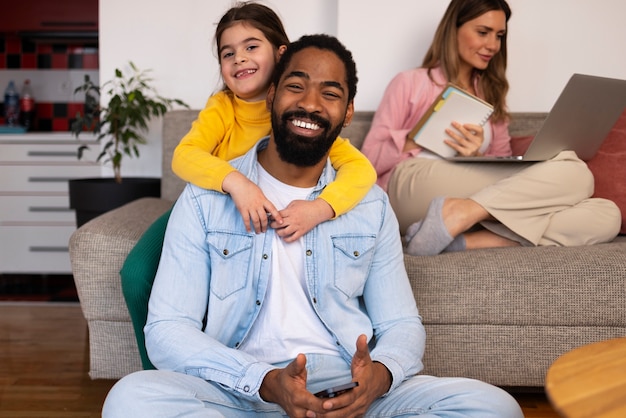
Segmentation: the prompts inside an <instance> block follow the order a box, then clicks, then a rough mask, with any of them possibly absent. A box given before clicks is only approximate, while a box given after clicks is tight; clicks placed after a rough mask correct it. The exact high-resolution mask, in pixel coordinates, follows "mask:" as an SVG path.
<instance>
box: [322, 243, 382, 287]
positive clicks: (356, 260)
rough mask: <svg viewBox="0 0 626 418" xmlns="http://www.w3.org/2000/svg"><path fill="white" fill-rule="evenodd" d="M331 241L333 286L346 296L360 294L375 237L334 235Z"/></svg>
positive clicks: (368, 268)
mask: <svg viewBox="0 0 626 418" xmlns="http://www.w3.org/2000/svg"><path fill="white" fill-rule="evenodd" d="M332 242H333V253H334V254H333V256H334V261H335V287H336V288H337V289H339V290H340V291H341V292H343V293H344V294H345V295H346V296H348V297H354V296H358V295H361V294H362V293H363V287H364V286H365V281H366V279H367V275H368V272H369V270H370V264H371V262H372V257H373V256H374V245H375V242H376V237H374V236H365V235H349V236H335V237H332Z"/></svg>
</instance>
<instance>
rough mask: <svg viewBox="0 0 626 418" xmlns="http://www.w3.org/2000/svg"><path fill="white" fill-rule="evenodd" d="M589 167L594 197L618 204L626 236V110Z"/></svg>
mask: <svg viewBox="0 0 626 418" xmlns="http://www.w3.org/2000/svg"><path fill="white" fill-rule="evenodd" d="M587 165H588V166H589V169H590V170H591V171H592V172H593V175H594V178H595V193H594V196H595V197H604V198H606V199H610V200H612V201H613V202H615V203H616V204H617V206H618V207H619V208H620V211H621V212H622V227H621V230H620V233H622V234H626V110H625V111H624V112H623V113H622V115H621V116H620V118H619V119H618V120H617V123H616V124H615V126H613V129H612V130H611V132H609V135H608V136H607V137H606V139H605V140H604V142H603V143H602V146H601V147H600V149H599V150H598V153H597V154H596V155H595V156H594V157H593V158H592V159H591V160H589V161H587Z"/></svg>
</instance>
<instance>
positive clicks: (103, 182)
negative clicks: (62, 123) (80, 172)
mask: <svg viewBox="0 0 626 418" xmlns="http://www.w3.org/2000/svg"><path fill="white" fill-rule="evenodd" d="M129 66H130V71H129V74H126V73H124V72H122V71H121V70H119V69H117V68H116V69H115V77H114V78H113V79H111V80H109V81H107V82H105V83H104V84H103V85H102V86H101V87H100V86H98V85H96V84H94V83H93V81H92V80H91V79H90V77H89V75H85V81H84V83H83V84H82V85H81V86H79V87H77V88H76V89H75V90H74V93H79V92H83V93H84V94H85V106H84V112H83V113H82V114H81V113H80V112H79V113H77V114H76V119H75V120H74V121H73V122H72V126H71V131H72V133H73V134H74V135H75V136H76V138H78V136H79V135H80V134H81V132H85V131H92V132H94V133H95V135H96V140H97V142H98V143H99V144H101V146H102V148H101V151H100V153H99V154H98V157H97V159H96V161H98V162H100V163H102V164H110V165H111V167H112V169H113V173H114V177H113V178H94V179H74V180H70V182H69V183H70V184H69V191H70V207H71V208H72V209H75V210H76V217H77V225H78V226H81V225H82V224H84V223H85V222H87V221H88V220H90V219H92V218H94V217H96V216H98V215H100V214H101V213H104V212H106V211H109V210H111V209H114V208H116V207H118V206H121V205H123V204H125V203H128V202H130V201H132V200H135V199H138V198H140V197H146V196H154V197H159V196H160V192H161V185H160V179H156V178H141V177H132V178H124V179H123V178H122V173H121V168H122V161H123V160H124V157H129V158H137V157H139V146H140V145H142V144H146V142H147V140H146V134H147V132H148V122H149V121H150V120H151V119H152V118H156V117H162V116H163V115H164V114H165V113H166V112H167V111H168V110H170V109H171V108H173V107H174V105H179V106H183V107H186V108H189V106H188V105H187V104H186V103H184V102H183V101H182V100H180V99H170V98H165V97H162V96H160V95H159V94H158V93H157V91H156V89H155V88H154V87H153V86H152V84H151V83H152V81H153V80H152V79H151V78H150V77H149V74H148V73H149V71H150V70H144V71H142V70H139V69H138V68H137V67H136V66H135V64H134V63H132V62H129ZM101 92H104V93H105V94H106V95H107V97H108V98H109V99H108V103H107V105H106V106H103V105H101V104H100V94H101ZM87 148H88V146H87V145H81V146H80V147H79V148H78V158H79V159H80V158H82V157H83V153H84V151H85V150H86V149H87Z"/></svg>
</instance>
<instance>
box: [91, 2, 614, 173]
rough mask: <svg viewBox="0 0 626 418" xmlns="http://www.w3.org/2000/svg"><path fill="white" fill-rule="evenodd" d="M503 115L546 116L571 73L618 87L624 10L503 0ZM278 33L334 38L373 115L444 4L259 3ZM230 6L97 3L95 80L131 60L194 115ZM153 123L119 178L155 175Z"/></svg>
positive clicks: (213, 74) (209, 83) (415, 56)
mask: <svg viewBox="0 0 626 418" xmlns="http://www.w3.org/2000/svg"><path fill="white" fill-rule="evenodd" d="M508 1H509V4H510V5H511V8H512V9H513V17H512V18H511V21H510V22H509V38H508V39H509V69H508V77H509V81H510V84H511V90H510V94H509V98H508V102H509V107H510V109H511V110H512V111H548V110H549V109H550V107H551V106H552V104H553V103H554V101H555V100H556V97H557V95H558V93H559V92H560V90H561V88H562V87H563V86H564V85H565V83H566V81H567V79H568V78H569V76H570V75H571V74H572V73H574V72H581V73H587V74H595V75H602V76H608V77H615V78H624V79H626V54H624V53H623V44H624V43H625V42H626V25H624V24H623V22H622V20H623V17H624V16H626V2H623V1H622V0H597V1H595V2H591V1H589V0H549V1H546V0H508ZM263 3H265V4H267V5H268V6H270V7H272V8H273V9H274V10H276V11H277V12H278V14H279V15H280V16H281V18H282V20H283V22H284V23H285V27H286V30H287V34H288V35H289V37H290V38H291V39H296V38H298V37H299V36H301V35H303V34H305V33H318V32H325V33H330V34H333V35H337V36H338V37H339V39H340V40H341V41H342V42H343V43H345V44H346V46H347V47H348V48H349V49H350V50H352V52H353V54H354V57H355V60H356V62H357V68H358V71H359V92H358V94H357V97H356V103H355V104H356V108H357V110H375V109H376V107H377V106H378V102H379V100H380V97H381V96H382V93H383V91H384V88H385V86H386V85H387V83H388V82H389V80H390V79H391V78H392V77H393V76H394V75H395V74H396V73H397V72H399V71H402V70H404V69H406V68H410V67H413V66H417V65H419V64H420V62H421V60H422V57H423V55H424V53H425V51H426V48H427V47H428V44H429V43H430V41H431V39H432V35H433V32H434V28H435V26H436V25H437V23H438V21H439V19H440V18H441V16H442V14H443V11H444V10H445V8H446V6H447V4H448V2H447V1H443V0H384V1H381V0H315V1H307V0H266V1H264V2H263ZM232 4H233V0H132V1H128V0H101V1H100V80H101V81H102V82H103V81H106V80H107V79H109V78H111V75H112V74H113V70H114V69H115V68H118V67H119V68H124V66H125V64H126V62H127V61H128V60H132V61H133V62H135V64H137V65H138V66H139V67H140V68H150V69H152V70H153V76H154V78H155V79H156V83H155V84H156V85H157V88H158V89H159V92H160V93H161V94H163V95H164V96H167V97H176V98H181V99H183V100H185V101H186V102H187V103H189V104H190V105H191V106H192V107H193V108H201V107H202V106H203V105H204V103H205V101H206V99H207V98H208V97H209V95H210V94H212V93H213V92H214V91H215V90H216V89H218V88H219V86H220V80H219V69H218V66H217V60H216V58H215V55H214V51H213V33H214V30H215V24H216V23H217V21H218V20H219V18H220V17H221V16H222V14H223V13H224V12H225V11H226V10H227V9H228V8H229V7H230V6H231V5H232ZM160 135H161V132H160V122H157V121H155V122H154V123H153V124H152V125H151V132H150V139H151V141H152V143H151V145H150V146H148V147H144V148H143V150H142V157H141V160H133V161H129V160H127V161H125V163H124V167H125V170H124V175H154V176H159V175H160V173H161V167H160V164H161V163H160V162H161V153H160Z"/></svg>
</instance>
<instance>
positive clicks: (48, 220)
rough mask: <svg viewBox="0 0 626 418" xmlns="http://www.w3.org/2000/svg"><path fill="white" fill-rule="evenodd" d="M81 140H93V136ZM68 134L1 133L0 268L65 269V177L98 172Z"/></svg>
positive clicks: (70, 224)
mask: <svg viewBox="0 0 626 418" xmlns="http://www.w3.org/2000/svg"><path fill="white" fill-rule="evenodd" d="M81 142H85V143H88V144H89V143H91V144H94V146H92V147H91V148H92V153H95V152H96V151H95V149H97V148H98V145H97V144H95V142H94V140H93V136H90V135H88V134H87V135H84V136H83V135H82V134H81ZM77 149H78V142H77V141H76V139H75V138H74V137H73V136H72V135H71V134H70V133H42V134H37V133H29V134H24V135H0V273H29V274H69V273H71V267H70V259H69V253H68V240H69V237H70V235H71V234H72V232H74V230H75V229H76V220H75V214H74V211H72V210H70V209H69V197H68V180H70V179H74V178H83V177H100V166H99V165H98V164H96V163H94V162H93V161H92V159H86V160H84V161H83V160H78V159H77Z"/></svg>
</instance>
